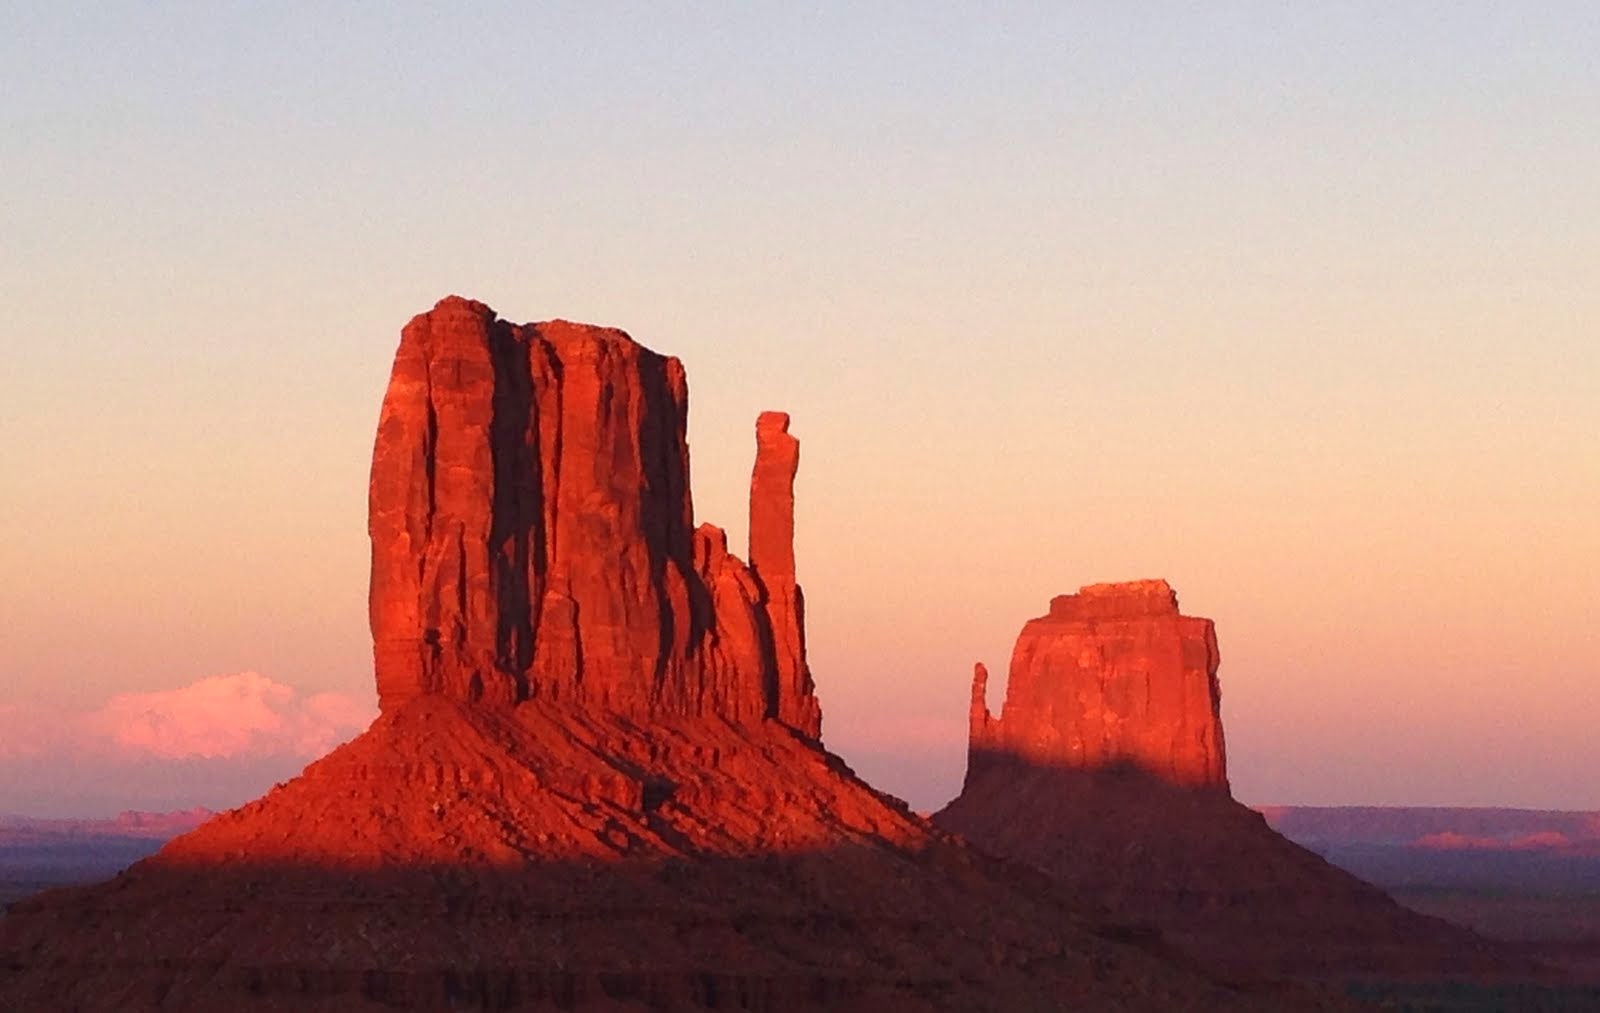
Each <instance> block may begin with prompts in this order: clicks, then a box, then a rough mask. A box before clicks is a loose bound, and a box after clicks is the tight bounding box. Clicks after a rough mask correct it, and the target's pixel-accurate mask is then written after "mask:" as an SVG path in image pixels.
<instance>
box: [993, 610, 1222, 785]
mask: <svg viewBox="0 0 1600 1013" xmlns="http://www.w3.org/2000/svg"><path fill="white" fill-rule="evenodd" d="M1217 662H1218V656H1217V638H1216V633H1215V631H1214V629H1213V627H1212V623H1211V620H1209V619H1195V618H1191V617H1189V616H1184V615H1179V614H1178V596H1177V595H1176V594H1174V593H1173V591H1172V588H1171V587H1169V586H1168V585H1167V582H1166V581H1164V580H1139V581H1132V582H1129V583H1123V584H1092V585H1090V586H1088V587H1085V588H1082V589H1081V590H1079V591H1078V593H1077V594H1064V595H1059V596H1057V597H1056V598H1054V599H1052V600H1051V602H1050V611H1049V613H1048V614H1046V615H1043V616H1040V617H1039V618H1037V619H1032V620H1030V621H1029V622H1028V623H1027V625H1025V626H1024V627H1023V628H1022V634H1021V635H1020V636H1019V637H1018V638H1017V646H1016V649H1015V651H1014V652H1013V653H1012V655H1011V676H1010V679H1009V681H1008V682H1007V683H1006V699H1005V706H1004V708H1003V709H1002V711H1001V716H1000V718H999V719H998V720H997V719H995V718H993V717H991V716H990V714H989V710H988V707H987V706H986V704H985V703H984V700H985V696H984V691H985V686H986V684H987V681H988V672H987V671H986V670H985V669H984V667H983V666H982V665H979V666H977V669H976V672H975V674H974V678H973V689H972V713H971V719H970V720H971V748H972V751H973V753H974V754H975V755H980V754H983V753H985V752H997V753H998V752H1003V753H1004V754H1006V755H1008V756H1013V757H1016V758H1020V759H1022V760H1025V761H1027V762H1029V763H1035V764H1041V765H1059V766H1063V767H1068V768H1071V769H1074V770H1103V769H1108V768H1117V767H1127V768H1131V769H1136V770H1140V771H1143V772H1145V773H1148V774H1151V775H1153V776H1154V777H1156V778H1159V779H1160V780H1162V781H1167V782H1170V783H1172V784H1177V785H1182V786H1185V787H1192V788H1215V789H1219V790H1221V791H1227V789H1228V774H1227V763H1226V760H1225V758H1224V754H1223V744H1222V699H1221V691H1220V690H1219V688H1218V685H1217Z"/></svg>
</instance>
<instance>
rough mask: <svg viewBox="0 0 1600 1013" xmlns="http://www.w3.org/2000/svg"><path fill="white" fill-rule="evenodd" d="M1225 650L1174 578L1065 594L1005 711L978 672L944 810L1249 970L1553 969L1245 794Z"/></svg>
mask: <svg viewBox="0 0 1600 1013" xmlns="http://www.w3.org/2000/svg"><path fill="white" fill-rule="evenodd" d="M1218 657H1219V656H1218V652H1217V647H1216V638H1215V634H1214V631H1213V629H1212V624H1211V622H1210V620H1206V619H1194V618H1190V617H1186V616H1180V615H1179V613H1178V606H1177V598H1176V595H1174V594H1173V592H1172V589H1171V588H1170V587H1168V586H1167V585H1166V583H1165V582H1163V581H1139V582H1135V583H1131V584H1113V585H1097V586H1094V587H1090V588H1085V589H1083V591H1081V592H1079V594H1077V595H1063V596H1060V597H1058V598H1056V599H1055V600H1054V601H1053V602H1052V603H1051V608H1050V612H1049V614H1047V615H1045V616H1042V617H1040V618H1038V619H1034V620H1031V621H1030V622H1029V623H1028V624H1027V625H1026V626H1025V627H1024V628H1023V632H1022V634H1021V636H1020V637H1019V638H1018V641H1017V645H1016V650H1015V652H1014V654H1013V656H1012V661H1011V671H1010V680H1009V682H1008V685H1007V689H1006V699H1005V706H1004V709H1003V711H1002V713H1001V716H1000V717H999V718H995V717H993V716H992V715H990V714H989V712H988V708H987V706H986V705H985V702H984V689H985V684H986V681H987V680H986V673H985V672H984V671H983V668H982V666H979V668H978V671H977V674H976V677H975V679H974V687H973V699H972V712H971V725H972V736H971V738H972V742H971V749H970V753H969V757H968V765H967V776H966V781H965V783H964V785H963V787H962V791H961V794H960V796H959V797H957V798H956V799H955V800H954V801H952V802H951V803H950V804H949V805H948V806H947V807H946V808H945V809H944V810H942V811H941V812H939V813H938V814H936V815H935V816H934V822H935V823H937V824H938V825H939V826H941V827H943V828H945V829H947V830H950V831H953V832H955V833H958V834H960V835H961V836H963V837H964V838H966V839H967V840H968V841H970V842H972V843H973V844H975V845H977V846H979V847H981V848H982V849H984V850H986V851H988V852H990V853H992V854H995V855H998V856H1001V857H1004V858H1007V859H1012V860H1016V861H1021V862H1025V863H1027V864H1029V865H1031V866H1033V867H1035V868H1037V869H1039V870H1041V871H1043V872H1045V873H1048V874H1049V875H1050V876H1052V877H1053V878H1054V879H1055V880H1056V881H1057V882H1058V883H1060V884H1062V885H1063V886H1065V887H1066V888H1067V889H1068V890H1069V891H1070V892H1071V894H1072V895H1073V896H1074V897H1075V898H1076V899H1077V901H1078V902H1079V903H1081V904H1084V905H1092V906H1099V907H1102V908H1104V909H1106V910H1109V911H1114V912H1115V913H1116V914H1117V916H1118V917H1120V918H1124V919H1127V920H1129V921H1131V922H1134V923H1139V924H1144V925H1149V926H1152V927H1154V928H1156V929H1158V930H1159V931H1160V932H1161V933H1162V935H1163V936H1164V937H1166V938H1167V939H1168V940H1169V941H1170V942H1171V943H1172V944H1173V945H1174V946H1176V947H1178V948H1179V949H1181V950H1182V951H1183V952H1185V953H1187V954H1189V955H1190V956H1191V957H1193V958H1194V959H1196V960H1197V961H1199V962H1201V963H1203V964H1204V965H1205V966H1208V967H1212V968H1216V969H1218V970H1219V971H1221V972H1222V973H1225V974H1227V975H1228V976H1230V977H1231V978H1234V979H1236V980H1262V979H1271V978H1285V977H1294V978H1320V979H1339V980H1343V979H1356V978H1378V977H1383V978H1391V977H1397V978H1408V977H1419V978H1433V977H1467V978H1473V977H1477V976H1490V977H1504V976H1511V977H1516V976H1526V975H1531V974H1535V973H1537V972H1538V970H1539V969H1538V968H1537V967H1536V966H1535V965H1534V964H1533V963H1532V962H1531V961H1528V960H1524V959H1520V958H1517V957H1514V956H1512V955H1510V954H1509V953H1508V952H1506V951H1505V950H1504V949H1503V948H1501V947H1499V946H1497V945H1496V944H1493V943H1490V942H1489V941H1487V940H1484V939H1483V938H1481V937H1479V936H1477V935H1475V934H1473V933H1472V932H1470V931H1468V930H1466V929H1463V928H1459V927H1457V926H1454V925H1450V924H1447V923H1445V922H1443V921H1440V920H1437V919H1434V918H1429V917H1426V916H1423V915H1420V914H1417V913H1415V912H1413V911H1410V910H1407V909H1406V908H1403V907H1401V906H1400V905H1399V904H1397V903H1395V902H1394V901H1393V900H1391V899H1390V898H1389V897H1388V896H1386V895H1385V894H1384V893H1383V892H1382V891H1380V890H1378V889H1377V888H1376V887H1373V886H1371V885H1369V884H1367V883H1363V882H1361V881H1360V880H1358V879H1356V878H1355V877H1354V876H1351V875H1350V874H1348V873H1346V872H1344V871H1342V870H1340V869H1337V868H1335V867H1333V866H1332V865H1329V864H1328V863H1327V862H1326V861H1324V860H1323V859H1322V858H1320V857H1318V856H1317V855H1315V854H1313V853H1311V852H1309V851H1307V850H1305V849H1304V848H1301V847H1300V846H1298V845H1296V844H1293V843H1291V842H1290V841H1288V840H1286V839H1284V838H1283V837H1281V836H1279V835H1278V834H1277V833H1275V832H1274V831H1273V830H1272V829H1271V828H1270V827H1268V826H1267V824H1266V821H1265V820H1263V819H1262V817H1261V815H1260V814H1259V813H1256V812H1254V811H1252V810H1250V809H1248V808H1246V807H1245V806H1243V805H1241V804H1239V803H1238V802H1236V801H1234V800H1233V798H1232V796H1231V795H1230V793H1229V788H1228V782H1227V776H1226V770H1225V766H1224V757H1223V751H1222V741H1223V739H1222V725H1221V717H1220V705H1221V695H1220V690H1219V688H1218V683H1217V678H1216V671H1217V666H1218Z"/></svg>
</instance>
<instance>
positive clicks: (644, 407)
mask: <svg viewBox="0 0 1600 1013" xmlns="http://www.w3.org/2000/svg"><path fill="white" fill-rule="evenodd" d="M686 409H687V388H686V385H685V382H684V373H683V368H682V366H681V365H679V363H678V362H677V361H676V360H675V359H671V358H668V357H666V356H662V355H658V354H656V353H655V352H652V351H650V350H648V349H646V348H644V347H642V346H640V345H639V344H637V343H635V342H634V341H633V340H632V339H631V338H629V337H628V336H627V335H625V334H623V333H622V332H620V331H614V330H607V329H604V328H598V327H586V326H581V325H577V324H569V323H562V322H554V323H539V324H526V325H520V326H519V325H514V324H509V323H506V322H504V321H501V320H499V319H498V318H497V317H496V316H495V315H494V314H493V313H492V312H491V311H490V310H489V309H488V308H487V307H485V306H483V305H482V304H480V303H475V302H469V301H467V300H465V299H458V298H450V299H446V300H444V301H443V302H441V303H439V305H438V306H436V307H435V308H434V309H433V311H432V312H430V313H425V314H423V315H422V316H419V317H417V318H416V319H415V320H413V321H412V322H411V323H410V325H409V326H407V327H406V329H405V331H404V333H403V335H402V338H401V342H400V349H399V352H398V354H397V355H396V357H395V365H394V373H393V378H392V380H391V383H390V386H389V390H388V393H387V394H386V396H385V398H384V403H383V410H382V414H381V420H380V422H379V429H378V437H377V441H376V445H375V448H374V452H373V466H372V481H371V504H370V505H371V517H370V523H369V532H370V535H371V539H372V584H371V623H372V634H373V654H374V661H375V666H376V675H377V682H378V688H379V692H380V696H381V700H382V708H381V713H380V715H379V717H378V719H377V721H376V722H374V724H373V725H372V727H371V728H369V729H368V730H367V731H366V732H364V733H362V734H361V735H360V736H357V737H356V738H355V739H353V740H352V741H350V742H348V743H346V744H345V745H343V746H341V747H339V748H338V749H335V750H334V751H333V752H332V753H330V754H329V755H327V756H325V757H323V758H322V759H320V760H318V761H316V762H315V763H313V764H311V765H310V766H309V767H307V768H306V770H305V772H304V773H303V774H301V775H300V776H299V777H297V778H294V779H293V780H291V781H289V782H287V783H285V784H282V785H279V786H278V787H276V788H274V789H273V790H272V791H271V792H269V793H268V794H267V795H265V796H264V797H262V798H260V799H258V800H256V801H254V802H252V803H250V804H248V805H246V806H243V807H241V808H239V809H236V810H234V811H232V812H227V813H222V814H220V815H218V816H216V817H214V818H213V819H211V820H209V821H208V822H206V823H205V824H203V825H202V826H200V827H199V828H198V829H196V830H194V831H192V832H191V833H188V834H186V835H184V836H182V837H179V838H176V839H174V840H173V841H171V842H169V843H168V844H167V846H166V847H165V848H163V849H162V851H161V852H160V853H158V854H157V855H155V856H153V857H152V858H150V859H147V860H145V861H143V862H140V863H138V864H137V865H135V866H133V867H132V868H131V869H129V870H128V871H126V872H125V873H123V874H122V875H120V876H119V877H117V879H116V880H114V881H113V882H111V883H108V884H104V885H102V886H97V887H89V888H82V889H76V890H68V891H59V892H56V893H52V894H46V895H43V896H41V897H38V898H36V899H33V900H30V901H25V902H22V903H19V904H17V905H14V906H13V907H12V908H11V909H10V910H9V911H8V912H7V913H6V916H5V917H4V918H0V1008H3V1009H78V1010H112V1009H115V1010H124V1009H150V1008H162V1009H186V1010H232V1009H262V1010H286V1009H293V1010H297V1011H298V1010H307V1009H317V1010H338V1011H341V1013H343V1011H347V1010H355V1009H392V1008H396V1007H404V1008H417V1009H427V1010H433V1009H458V1008H472V1009H488V1010H497V1009H537V1010H555V1009H559V1010H575V1009H578V1010H602V1009H604V1010H611V1009H687V1008H717V1009H752V1010H774V1011H776V1010H792V1009H830V1010H838V1009H844V1010H852V1009H853V1010H863V1011H871V1013H891V1011H901V1010H932V1009H949V1010H995V1011H1000V1010H1046V1009H1059V1008H1063V1007H1066V1008H1078V1009H1096V1010H1100V1009H1104V1010H1123V1009H1128V1010H1166V1009H1174V1008H1184V1009H1202V1010H1204V1009H1217V1010H1221V1009H1229V1010H1232V1009H1252V1008H1254V1009H1278V1008H1282V1007H1283V1005H1284V996H1283V995H1271V994H1258V993H1253V992H1252V993H1244V992H1240V991H1237V990H1234V989H1231V988H1228V987H1224V986H1221V985H1218V984H1217V983H1216V982H1214V981H1212V980H1211V979H1210V978H1209V977H1208V976H1207V975H1206V974H1204V973H1201V972H1197V971H1196V970H1194V969H1193V968H1190V967H1187V966H1185V965H1183V964H1180V963H1175V962H1173V961H1171V960H1170V959H1169V958H1168V957H1167V956H1166V955H1165V954H1164V953H1162V952H1161V951H1160V949H1159V947H1158V946H1145V947H1140V946H1133V945H1128V944H1127V943H1126V942H1123V941H1119V940H1118V939H1117V938H1113V937H1112V936H1110V935H1108V934H1107V933H1106V932H1104V931H1102V929H1101V928H1100V926H1099V923H1098V921H1097V920H1096V919H1095V918H1093V917H1090V916H1086V914H1085V913H1084V911H1083V910H1082V909H1080V908H1079V907H1077V906H1075V904H1074V903H1073V902H1072V900H1071V899H1070V898H1069V895H1068V893H1067V891H1065V890H1063V889H1059V888H1057V887H1056V886H1054V885H1053V884H1052V883H1051V882H1050V881H1048V880H1046V879H1044V878H1043V877H1040V876H1038V875H1037V874H1036V873H1033V872H1031V871H1028V870H1025V869H1021V868H1018V867H1013V866H1010V865H1006V864H1003V863H999V862H996V861H994V860H992V859H990V858H988V857H986V856H984V855H982V854H980V853H978V852H976V851H973V850H972V849H970V848H967V847H965V846H964V845H962V844H960V843H959V842H957V841H956V840H954V839H953V838H951V837H950V836H949V835H948V834H946V833H944V832H942V831H940V830H938V829H937V828H935V827H934V826H933V825H931V824H930V823H928V822H927V821H925V820H923V819H921V818H919V817H917V816H916V815H915V814H913V813H912V812H911V811H910V810H909V809H907V808H906V806H905V805H904V804H903V803H901V802H900V801H899V800H897V799H893V798H890V797H888V796H886V795H882V794H880V793H878V792H876V791H874V790H873V789H872V788H871V787H869V786H868V785H866V784H865V783H863V782H862V781H861V780H860V779H858V778H857V777H856V776H855V775H854V774H853V773H852V772H851V771H850V769H849V767H847V766H846V765H845V764H844V762H843V761H842V760H840V759H839V758H838V757H836V756H833V755H831V754H829V753H828V752H826V751H825V750H824V749H823V748H822V746H821V744H820V742H819V741H818V739H817V736H818V732H819V729H820V710H819V708H818V705H817V701H816V697H815V695H814V694H813V692H812V681H811V675H810V672H809V670H808V668H807V665H806V655H805V632H804V609H803V599H802V597H801V593H800V588H799V586H798V584H796V582H795V560H794V547H793V531H794V513H793V511H794V479H795V474H796V468H797V465H798V460H799V457H798V455H799V448H798V444H797V443H796V441H795V439H794V438H793V437H792V436H790V435H789V433H788V420H787V417H785V416H783V415H781V414H777V413H767V414H764V415H762V416H761V418H760V420H759V421H758V422H757V425H756V463H755V468H754V472H753V474H752V477H751V500H750V562H749V564H748V565H747V564H746V563H745V562H743V561H741V560H740V559H739V558H738V557H737V556H735V555H733V554H732V553H730V552H729V551H728V546H727V540H726V537H725V536H724V535H723V533H722V531H721V530H719V529H717V528H714V527H711V526H709V525H701V526H699V527H696V526H695V525H694V521H693V511H692V507H691V503H690V498H689V457H688V449H687V447H686V444H685V440H684V433H685V429H686V414H685V413H686Z"/></svg>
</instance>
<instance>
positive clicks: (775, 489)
mask: <svg viewBox="0 0 1600 1013" xmlns="http://www.w3.org/2000/svg"><path fill="white" fill-rule="evenodd" d="M687 417H688V388H687V385H686V383H685V380H684V371H683V366H682V364H681V363H679V362H678V360H677V359H675V358H671V357H669V356H663V355H658V354H656V353H655V352H652V351H650V350H649V349H647V348H645V347H643V346H642V345H639V344H638V343H636V342H634V341H633V340H632V339H631V338H629V337H628V336H627V335H626V334H623V333H622V332H621V331H617V330H612V329H609V328H602V327H591V326H585V325H581V324H571V323H566V322H564V321H554V322H549V323H537V324H525V325H521V326H518V325H515V324H510V323H507V322H506V321H503V320H500V319H498V318H496V316H495V315H494V313H493V311H491V310H490V309H489V308H488V307H486V306H484V305H483V304H482V303H478V302H471V301H469V300H466V299H461V298H457V297H451V298H448V299H445V300H443V301H441V302H440V303H439V304H438V305H437V306H435V307H434V309H433V310H432V311H431V312H428V313H424V314H421V315H420V316H418V317H416V318H415V319H413V320H412V321H411V323H410V324H409V325H407V327H406V328H405V330H404V332H403V334H402V336H401V341H400V348H399V351H398V352H397V353H396V355H395V362H394V372H393V375H392V377H391V380H390V383H389V390H388V393H387V395H386V396H385V397H384V401H383V411H382V415H381V417H380V421H379V425H378V437H377V443H376V446H375V447H374V450H373V458H372V482H371V495H370V515H369V516H370V520H369V532H370V534H371V536H372V587H371V618H372V635H373V650H374V655H375V662H376V667H377V681H378V695H379V699H380V703H381V705H382V707H383V709H384V710H385V711H389V710H392V709H393V708H395V707H396V706H398V705H400V704H402V703H404V702H405V701H407V700H410V699H412V698H414V697H417V696H420V695H424V694H443V695H445V696H449V697H453V698H455V699H457V700H462V701H467V702H475V703H481V704H486V705H489V706H497V705H498V706H511V705H513V704H515V703H517V702H519V701H522V700H529V699H539V700H546V701H567V702H580V701H581V702H587V703H589V704H591V705H595V706H599V707H603V708H604V709H606V710H607V711H610V712H614V713H622V714H632V715H637V716H643V715H648V714H675V715H697V714H710V713H715V714H720V715H721V716H723V717H725V718H728V719H730V720H733V721H736V722H743V721H758V720H761V719H764V718H768V717H774V718H778V719H780V720H782V721H783V722H784V723H786V724H788V725H789V726H790V727H792V728H793V729H795V730H796V731H798V732H801V733H802V734H804V735H805V736H807V737H808V738H811V739H815V738H817V737H818V735H819V733H820V723H821V716H820V710H819V708H818V706H817V701H816V698H815V696H814V695H813V692H812V682H811V675H810V672H809V671H808V670H807V667H806V660H805V640H804V636H803V634H802V626H801V620H802V615H801V595H800V589H799V587H798V586H797V585H796V584H795V567H794V547H793V537H794V477H795V470H796V468H797V466H798V462H799V444H798V442H797V441H796V440H795V439H794V437H792V436H790V435H789V433H788V423H789V419H788V416H787V415H783V414H781V413H776V412H768V413H765V414H763V415H762V416H761V418H760V420H759V421H758V423H757V426H756V435H757V457H756V464H755V471H754V475H753V477H752V483H751V499H750V559H751V565H750V566H746V565H744V564H743V563H741V562H740V561H739V560H738V559H737V558H736V557H734V556H732V555H730V554H729V553H728V549H727V536H726V535H725V534H724V532H723V531H722V530H721V529H720V528H717V527H713V526H711V525H709V524H703V525H701V526H699V527H698V528H695V527H693V519H692V518H693V508H692V505H691V502H690V497H689V450H688V444H687V442H686V439H685V430H686V428H687Z"/></svg>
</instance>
